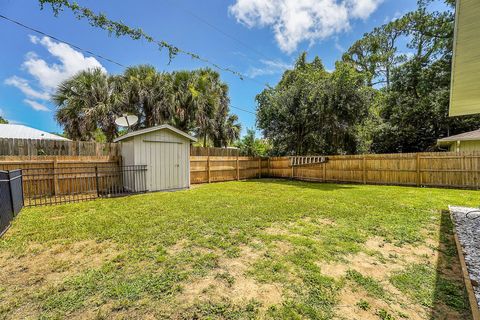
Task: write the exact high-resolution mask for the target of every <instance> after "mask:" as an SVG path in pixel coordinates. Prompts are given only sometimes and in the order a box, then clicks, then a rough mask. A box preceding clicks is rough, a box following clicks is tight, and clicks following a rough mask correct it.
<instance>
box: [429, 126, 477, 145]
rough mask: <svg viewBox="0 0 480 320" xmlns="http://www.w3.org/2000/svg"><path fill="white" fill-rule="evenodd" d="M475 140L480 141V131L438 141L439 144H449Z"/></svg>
mask: <svg viewBox="0 0 480 320" xmlns="http://www.w3.org/2000/svg"><path fill="white" fill-rule="evenodd" d="M473 140H480V129H478V130H473V131H469V132H464V133H460V134H456V135H454V136H450V137H446V138H442V139H438V140H437V142H438V143H447V142H455V141H473Z"/></svg>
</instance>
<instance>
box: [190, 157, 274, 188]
mask: <svg viewBox="0 0 480 320" xmlns="http://www.w3.org/2000/svg"><path fill="white" fill-rule="evenodd" d="M265 161H267V160H266V159H262V158H255V157H239V156H235V157H213V156H206V157H205V156H191V157H190V182H191V183H192V184H194V183H205V182H208V183H210V182H220V181H231V180H240V179H251V178H261V177H262V174H265V173H267V171H265Z"/></svg>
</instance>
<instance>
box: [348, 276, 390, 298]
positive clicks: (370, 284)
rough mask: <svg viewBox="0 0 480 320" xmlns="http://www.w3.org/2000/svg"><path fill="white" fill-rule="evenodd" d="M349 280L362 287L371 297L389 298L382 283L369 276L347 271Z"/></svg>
mask: <svg viewBox="0 0 480 320" xmlns="http://www.w3.org/2000/svg"><path fill="white" fill-rule="evenodd" d="M347 279H348V280H351V281H353V282H355V283H356V284H357V285H359V286H360V287H362V288H363V289H364V290H365V291H366V292H367V293H368V294H369V295H371V296H372V297H376V298H387V295H386V292H385V290H384V289H383V287H382V285H381V284H380V282H378V281H377V280H375V279H373V278H372V277H369V276H364V275H362V274H361V273H360V272H358V271H356V270H348V271H347Z"/></svg>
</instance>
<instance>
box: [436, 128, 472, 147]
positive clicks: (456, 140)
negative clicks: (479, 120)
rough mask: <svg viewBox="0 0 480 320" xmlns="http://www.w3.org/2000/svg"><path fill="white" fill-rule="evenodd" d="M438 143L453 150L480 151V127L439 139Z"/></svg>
mask: <svg viewBox="0 0 480 320" xmlns="http://www.w3.org/2000/svg"><path fill="white" fill-rule="evenodd" d="M437 145H438V146H440V147H443V148H448V150H449V151H452V152H472V151H480V129H478V130H474V131H470V132H465V133H461V134H457V135H454V136H450V137H446V138H443V139H438V140H437Z"/></svg>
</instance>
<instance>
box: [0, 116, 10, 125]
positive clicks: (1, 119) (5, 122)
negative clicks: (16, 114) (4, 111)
mask: <svg viewBox="0 0 480 320" xmlns="http://www.w3.org/2000/svg"><path fill="white" fill-rule="evenodd" d="M0 124H8V120H7V119H5V118H4V117H2V116H0Z"/></svg>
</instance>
